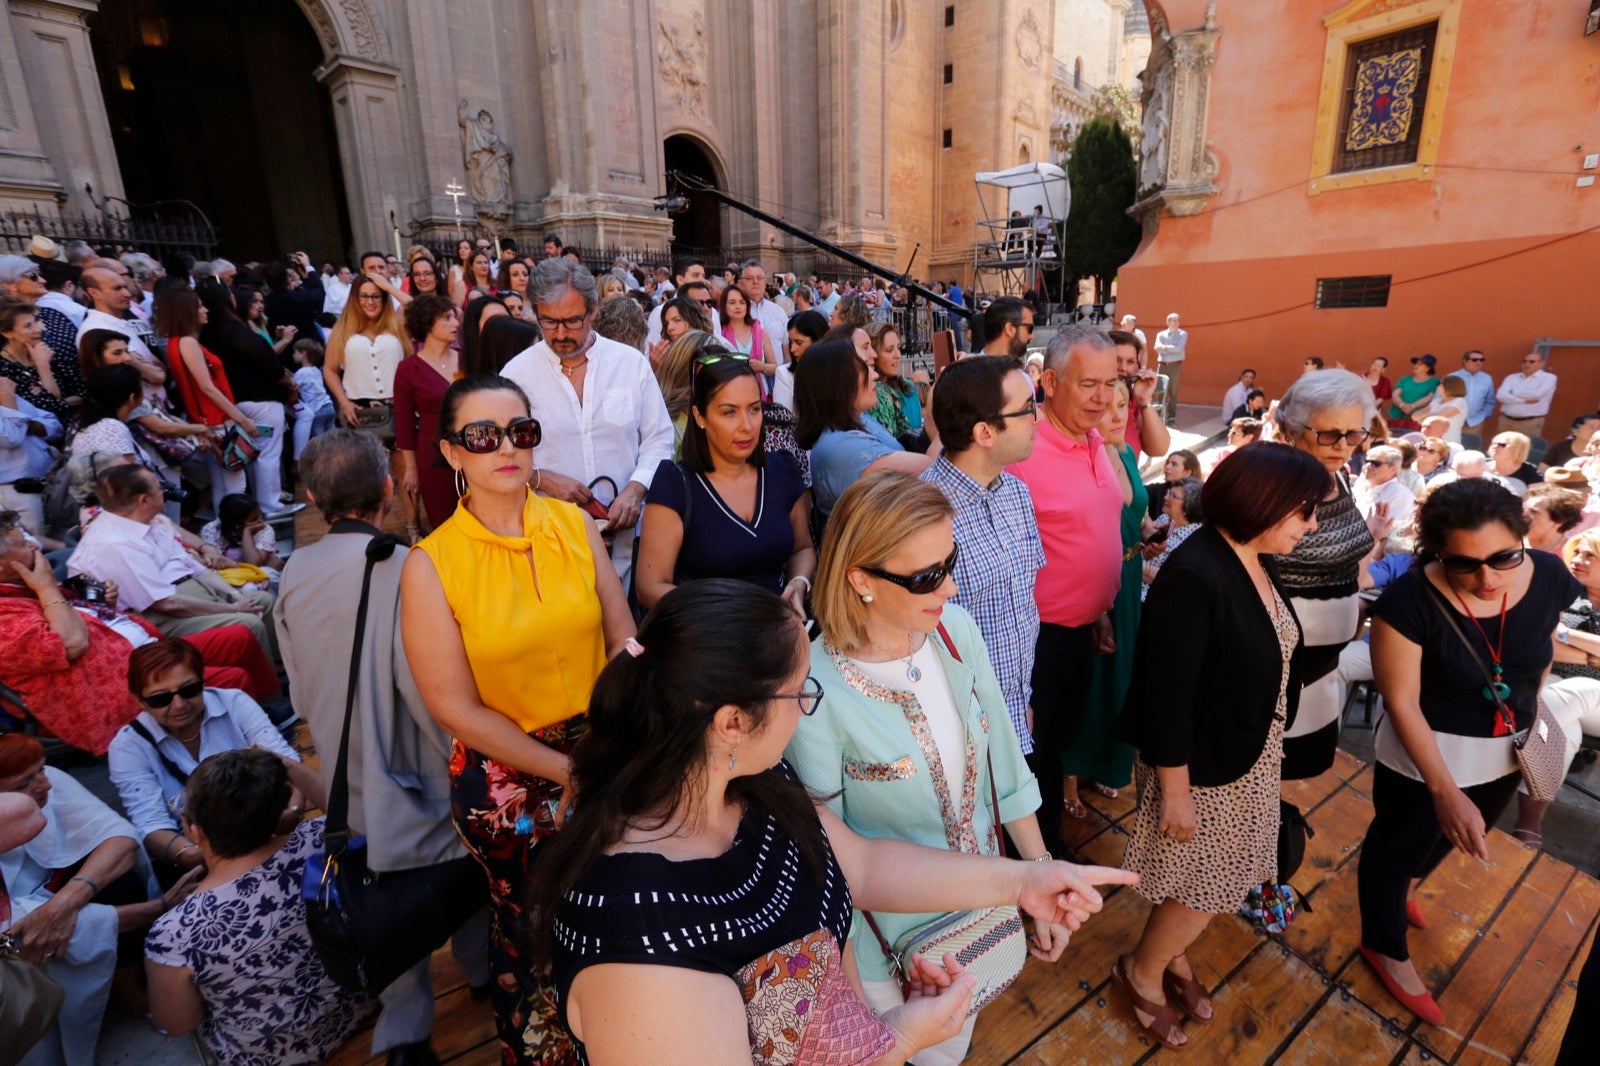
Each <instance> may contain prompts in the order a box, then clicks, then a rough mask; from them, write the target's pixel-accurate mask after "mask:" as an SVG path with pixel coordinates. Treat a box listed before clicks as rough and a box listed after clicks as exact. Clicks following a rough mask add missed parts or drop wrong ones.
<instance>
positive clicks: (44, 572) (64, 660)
mask: <svg viewBox="0 0 1600 1066" xmlns="http://www.w3.org/2000/svg"><path fill="white" fill-rule="evenodd" d="M90 591H91V590H89V589H86V588H84V589H80V588H78V587H76V586H74V587H72V588H71V589H70V590H64V589H62V587H61V586H60V585H59V584H57V583H56V578H55V574H54V573H53V572H52V571H51V569H50V563H49V560H47V559H46V558H45V557H44V553H43V552H41V551H40V550H39V548H38V545H36V544H35V543H34V542H33V541H31V540H30V539H29V538H28V536H27V534H26V533H25V532H24V531H23V529H22V526H21V522H20V519H19V518H18V516H17V515H16V513H15V512H12V511H0V648H5V650H6V651H5V656H4V658H3V659H0V681H4V682H5V683H6V684H7V685H8V686H10V687H11V688H12V689H13V690H15V691H16V692H17V694H18V695H19V696H21V697H22V701H23V703H24V705H25V706H26V709H27V712H28V715H29V716H30V717H32V718H33V719H34V720H35V721H36V722H37V723H38V725H39V726H41V727H42V728H43V729H44V730H46V731H48V732H49V733H50V734H52V735H54V736H56V737H59V738H60V739H62V740H64V741H66V742H67V743H68V744H71V745H73V746H74V747H78V748H82V749H83V750H84V751H87V752H90V753H92V754H95V755H104V754H105V751H106V746H107V745H108V744H110V743H111V738H112V737H113V736H115V735H116V733H117V730H119V729H121V728H122V727H123V726H125V725H127V724H128V722H130V721H132V720H133V716H134V715H136V714H138V713H139V707H138V705H137V704H136V703H135V702H134V700H133V697H132V696H131V695H129V693H128V686H127V684H126V680H127V676H128V656H129V655H130V654H131V653H132V652H133V650H134V649H135V648H139V647H143V646H144V645H146V644H149V643H151V642H152V641H156V640H159V639H161V633H160V632H159V631H158V630H157V629H156V628H155V626H152V625H151V624H150V623H148V622H146V621H144V620H143V619H142V618H138V617H136V616H134V615H130V614H124V613H123V612H121V611H118V610H117V609H116V608H114V607H112V606H111V602H109V601H114V600H115V599H116V598H117V595H118V592H119V591H120V590H119V589H118V588H117V587H116V583H115V582H112V583H111V584H110V585H109V586H108V587H107V588H106V589H105V590H104V592H105V599H100V598H99V592H100V590H98V589H96V590H92V591H93V592H94V594H95V595H96V598H95V599H85V598H83V594H84V593H85V592H90ZM190 639H191V640H193V641H194V643H195V646H196V647H198V648H199V649H200V652H201V654H203V655H204V656H205V661H206V671H205V678H206V684H208V685H212V686H215V687H217V688H236V689H242V690H244V691H245V692H247V693H249V694H250V695H251V696H252V697H254V698H255V699H258V700H261V699H266V698H267V697H268V696H271V695H273V694H275V693H276V692H277V691H278V688H279V686H278V676H277V672H276V671H275V670H273V668H272V663H271V661H270V660H268V658H267V656H266V653H265V652H263V651H262V650H261V645H260V644H258V643H257V642H256V640H255V638H254V637H252V636H251V635H250V631H249V630H247V629H245V628H244V627H243V626H223V627H221V628H220V629H209V630H207V631H205V632H204V633H196V634H195V635H194V636H193V637H191V638H190Z"/></svg>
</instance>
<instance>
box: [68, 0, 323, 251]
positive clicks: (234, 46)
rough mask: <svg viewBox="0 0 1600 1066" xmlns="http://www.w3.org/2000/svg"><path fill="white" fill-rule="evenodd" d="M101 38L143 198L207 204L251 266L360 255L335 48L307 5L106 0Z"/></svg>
mask: <svg viewBox="0 0 1600 1066" xmlns="http://www.w3.org/2000/svg"><path fill="white" fill-rule="evenodd" d="M90 39H91V42H92V44H93V47H94V54H95V62H96V65H97V67H98V68H99V74H100V82H101V88H102V91H103V93H104V95H105V101H106V112H107V115H108V117H109V118H110V121H111V133H112V140H113V142H114V144H115V145H116V150H117V162H118V165H119V167H120V169H121V171H122V180H123V185H124V186H125V190H126V194H127V198H128V199H129V200H130V201H132V202H133V203H138V204H144V203H154V202H157V201H161V200H188V201H191V202H193V203H194V204H195V205H197V206H198V207H199V208H200V209H201V210H202V211H204V212H205V213H206V215H207V216H208V217H209V218H210V219H211V222H212V224H213V225H215V226H216V228H217V234H218V241H219V251H220V252H221V253H222V254H223V255H225V256H227V257H229V258H231V259H235V260H237V261H239V262H243V261H245V260H249V259H268V258H279V257H282V256H283V255H284V254H286V253H288V252H291V251H298V250H300V249H304V250H305V251H307V252H309V253H311V255H312V257H313V258H315V259H318V260H321V259H325V258H326V259H336V258H343V257H344V256H345V255H346V254H348V251H349V246H350V243H351V242H350V218H349V209H348V206H347V202H346V199H345V190H344V181H343V178H342V176H341V173H340V170H339V161H338V150H337V145H338V141H337V134H336V132H335V128H334V122H333V114H332V105H331V103H330V101H329V98H328V93H327V90H326V89H325V88H324V87H323V86H321V85H319V84H318V83H317V81H316V79H315V78H314V77H313V76H312V72H313V71H314V70H316V69H317V67H318V66H319V65H320V64H321V63H322V61H323V54H324V50H323V47H322V45H321V44H320V43H319V42H318V40H317V36H316V33H315V32H314V31H313V30H312V27H311V24H310V23H309V22H308V21H307V19H306V16H305V14H304V13H303V12H302V11H301V9H300V8H299V7H298V6H297V5H296V4H295V2H294V0H257V2H255V3H230V4H218V3H215V2H213V0H103V2H102V3H101V5H100V12H99V14H98V15H97V16H96V18H95V20H94V24H93V28H92V30H91V34H90Z"/></svg>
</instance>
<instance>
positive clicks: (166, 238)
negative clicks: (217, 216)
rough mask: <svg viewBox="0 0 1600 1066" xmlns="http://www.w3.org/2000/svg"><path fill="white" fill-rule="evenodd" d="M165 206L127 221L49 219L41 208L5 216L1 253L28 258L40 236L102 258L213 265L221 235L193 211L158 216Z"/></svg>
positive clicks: (56, 215) (0, 217)
mask: <svg viewBox="0 0 1600 1066" xmlns="http://www.w3.org/2000/svg"><path fill="white" fill-rule="evenodd" d="M166 206H167V205H160V204H158V205H155V207H154V208H149V209H142V208H141V209H138V211H139V213H137V214H131V215H128V216H120V215H114V214H110V213H101V214H92V215H91V214H64V213H61V212H48V213H47V212H44V211H41V210H39V209H38V208H35V209H34V210H32V211H6V212H0V251H5V252H9V253H15V254H19V255H26V254H27V252H28V245H29V244H30V243H31V242H32V240H33V238H34V237H36V236H38V237H48V238H50V239H51V240H53V241H55V242H56V243H57V244H60V243H62V242H64V241H84V242H86V243H88V244H89V246H90V247H92V248H94V249H95V250H96V251H98V252H101V253H116V254H119V255H120V254H122V253H125V252H144V253H145V254H146V255H149V256H153V257H154V258H156V259H162V258H164V257H166V256H169V255H173V254H176V253H180V252H182V253H185V254H188V255H192V256H194V257H195V258H196V259H210V258H211V257H212V256H213V254H214V253H215V251H216V247H217V231H216V228H215V227H214V226H212V225H211V222H210V220H208V219H207V218H206V217H205V216H204V215H203V214H201V213H200V212H198V211H196V210H193V209H190V208H188V207H182V208H181V209H180V210H176V211H167V212H166V213H159V212H162V210H163V208H165V207H166Z"/></svg>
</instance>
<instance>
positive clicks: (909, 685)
mask: <svg viewBox="0 0 1600 1066" xmlns="http://www.w3.org/2000/svg"><path fill="white" fill-rule="evenodd" d="M938 639H939V637H938V636H937V635H936V634H932V633H930V634H928V637H927V639H926V640H924V641H923V642H922V647H920V648H918V649H917V650H916V653H915V654H914V655H912V656H911V664H912V665H913V666H915V667H916V668H917V670H918V671H919V672H920V673H921V676H920V677H919V678H918V679H917V680H915V681H913V680H911V678H910V677H909V676H907V673H906V661H905V660H904V659H890V660H889V661H888V662H882V663H869V662H865V661H864V660H861V659H851V660H850V664H851V665H852V666H854V667H855V668H856V669H857V670H860V671H861V672H862V673H863V674H866V675H867V676H868V677H870V678H871V679H872V680H874V681H876V682H877V683H878V684H880V685H887V686H889V687H890V688H894V689H900V690H901V691H906V692H910V693H911V694H912V695H913V696H915V697H917V703H918V704H920V705H921V707H922V713H923V716H924V717H926V718H927V720H928V729H929V731H930V732H932V733H933V742H934V744H935V746H937V747H938V749H939V762H940V763H941V764H942V765H943V767H944V779H945V784H946V785H947V786H948V787H949V789H950V794H951V795H952V796H959V795H961V789H962V787H963V785H964V784H965V777H966V764H967V726H966V721H965V719H963V717H962V714H963V713H964V712H965V711H966V708H965V707H963V708H961V709H959V710H958V709H957V708H956V704H955V700H954V699H953V698H952V697H951V695H950V678H949V677H948V675H946V674H945V672H944V664H943V663H942V662H940V661H939V656H938V655H936V654H934V650H933V642H934V641H936V640H938ZM984 802H988V801H987V799H985V800H984Z"/></svg>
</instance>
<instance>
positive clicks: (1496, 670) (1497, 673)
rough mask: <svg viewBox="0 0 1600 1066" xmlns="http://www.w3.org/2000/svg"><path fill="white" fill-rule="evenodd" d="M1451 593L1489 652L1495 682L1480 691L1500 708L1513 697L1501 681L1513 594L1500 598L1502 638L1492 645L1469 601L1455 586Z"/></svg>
mask: <svg viewBox="0 0 1600 1066" xmlns="http://www.w3.org/2000/svg"><path fill="white" fill-rule="evenodd" d="M1450 591H1451V593H1452V594H1454V595H1455V598H1456V602H1457V603H1459V604H1461V610H1462V612H1463V613H1465V614H1466V616H1467V620H1468V621H1470V622H1471V623H1472V628H1474V629H1476V630H1477V631H1478V636H1480V637H1482V638H1483V646H1484V647H1485V648H1487V649H1488V650H1489V661H1490V663H1491V664H1492V666H1493V671H1492V672H1493V674H1494V681H1493V682H1492V683H1491V684H1488V685H1485V686H1483V688H1481V689H1479V690H1478V691H1479V693H1480V694H1481V695H1482V696H1483V698H1484V699H1486V700H1488V701H1489V702H1490V703H1492V704H1494V705H1495V706H1496V707H1499V706H1501V705H1503V704H1504V702H1505V701H1506V700H1507V699H1509V698H1510V697H1511V686H1510V685H1508V684H1506V683H1505V681H1503V680H1502V679H1501V675H1502V674H1503V673H1504V672H1505V668H1504V667H1503V666H1501V664H1500V653H1501V652H1502V651H1503V650H1504V649H1505V645H1506V604H1507V602H1508V601H1509V600H1510V598H1511V593H1510V592H1505V593H1502V594H1501V596H1500V636H1499V639H1498V640H1497V641H1496V642H1495V643H1494V644H1490V643H1489V634H1488V633H1485V632H1484V631H1483V626H1482V625H1480V624H1479V622H1478V619H1477V616H1476V615H1474V614H1473V613H1472V612H1471V611H1470V610H1468V608H1467V601H1466V600H1465V599H1463V598H1462V596H1461V593H1460V591H1459V590H1457V589H1456V587H1455V586H1454V585H1451V586H1450ZM1497 735H1498V733H1497Z"/></svg>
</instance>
